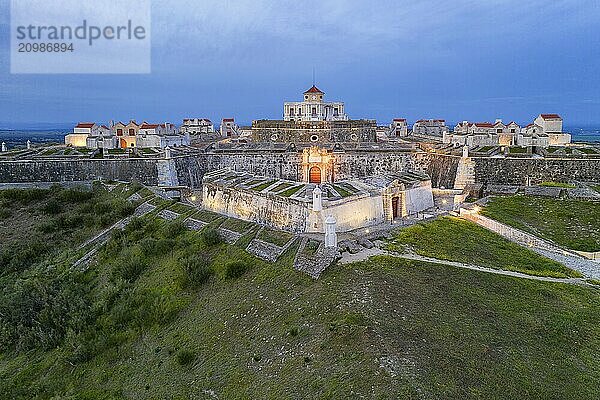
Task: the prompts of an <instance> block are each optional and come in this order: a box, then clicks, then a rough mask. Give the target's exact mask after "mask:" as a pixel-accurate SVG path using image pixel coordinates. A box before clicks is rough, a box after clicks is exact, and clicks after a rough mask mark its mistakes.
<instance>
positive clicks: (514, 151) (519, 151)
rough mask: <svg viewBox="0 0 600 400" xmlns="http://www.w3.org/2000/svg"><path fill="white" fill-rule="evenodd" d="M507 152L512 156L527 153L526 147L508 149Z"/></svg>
mask: <svg viewBox="0 0 600 400" xmlns="http://www.w3.org/2000/svg"><path fill="white" fill-rule="evenodd" d="M508 152H509V153H512V154H525V153H527V147H509V148H508Z"/></svg>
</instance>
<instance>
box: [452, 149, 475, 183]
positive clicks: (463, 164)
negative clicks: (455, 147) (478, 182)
mask: <svg viewBox="0 0 600 400" xmlns="http://www.w3.org/2000/svg"><path fill="white" fill-rule="evenodd" d="M474 184H475V161H473V159H472V158H471V157H463V158H461V159H460V161H459V162H458V166H457V169H456V179H455V181H454V189H465V188H466V187H468V186H473V185H474Z"/></svg>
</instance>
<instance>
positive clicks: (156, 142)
mask: <svg viewBox="0 0 600 400" xmlns="http://www.w3.org/2000/svg"><path fill="white" fill-rule="evenodd" d="M189 144H190V135H189V134H187V133H185V134H180V133H179V132H178V130H177V127H176V126H175V125H173V124H171V123H169V122H165V123H164V124H149V123H146V122H144V123H142V124H141V125H140V129H139V132H138V134H137V147H140V148H149V147H153V148H160V149H163V148H165V147H177V146H187V145H189Z"/></svg>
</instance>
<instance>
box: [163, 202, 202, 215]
mask: <svg viewBox="0 0 600 400" xmlns="http://www.w3.org/2000/svg"><path fill="white" fill-rule="evenodd" d="M168 209H169V210H171V211H173V212H176V213H177V214H185V213H189V212H190V211H194V210H195V209H196V208H195V207H192V206H190V205H188V204H184V203H179V202H177V203H175V204H173V205H171V206H169V208H168Z"/></svg>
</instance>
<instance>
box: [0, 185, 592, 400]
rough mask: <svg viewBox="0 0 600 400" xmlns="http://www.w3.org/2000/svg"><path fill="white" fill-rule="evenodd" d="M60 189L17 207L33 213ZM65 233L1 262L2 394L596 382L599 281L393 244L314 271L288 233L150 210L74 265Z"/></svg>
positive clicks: (320, 392)
mask: <svg viewBox="0 0 600 400" xmlns="http://www.w3.org/2000/svg"><path fill="white" fill-rule="evenodd" d="M57 193H60V191H58V190H57V191H56V193H54V192H52V193H50V192H47V193H45V194H44V196H40V198H39V199H37V200H35V201H31V202H30V203H28V205H23V204H21V205H18V206H19V207H22V209H23V210H31V212H32V214H31V215H33V217H32V218H31V219H33V220H35V222H31V223H32V224H33V225H32V226H38V225H42V224H44V223H46V221H45V220H46V219H48V218H50V219H51V218H55V217H54V216H52V215H50V214H46V213H45V212H44V211H43V210H44V207H45V206H46V204H47V203H48V202H49V201H50V200H51V199H52V198H55V196H58V197H56V199H62V197H61V196H64V195H60V194H57ZM110 196H111V195H110V194H108V193H106V192H105V191H103V190H97V191H95V192H93V195H92V196H91V197H90V198H88V200H86V201H89V202H96V201H100V200H99V199H104V200H102V201H105V200H106V199H107V198H110ZM57 201H60V202H63V200H57ZM113 201H115V204H122V205H123V207H124V206H125V205H126V203H123V202H124V200H123V199H122V197H119V196H114V198H113ZM11 202H12V200H11ZM14 202H15V203H14V205H13V207H14V206H15V205H17V203H18V202H19V201H18V200H15V201H14ZM19 204H20V203H19ZM69 204H71V203H68V202H66V203H64V205H66V209H70V206H68V205H69ZM80 204H81V203H80ZM82 208H83V207H82ZM118 208H119V207H116V209H118ZM90 210H91V211H90V214H89V216H90V218H91V215H95V214H96V212H95V211H93V210H94V208H93V207H92V208H90ZM81 213H84V211H83V210H81ZM123 214H127V212H123ZM11 218H17V216H16V215H15V214H12V215H11V216H9V217H7V219H5V220H4V221H2V223H3V224H5V225H6V224H7V223H8V224H10V221H11ZM118 218H120V214H119V213H115V214H113V215H112V217H106V221H105V222H106V223H108V221H109V220H114V219H118ZM5 225H3V226H5ZM100 226H101V224H99V225H90V228H89V229H90V233H91V231H95V230H98V229H101V227H100ZM33 229H35V228H33ZM58 229H59V230H58V231H57V232H58V233H61V232H64V235H67V234H70V235H75V232H72V229H74V228H67V227H62V226H61V227H59V228H58ZM68 232H70V233H68ZM58 233H57V234H56V237H54V236H53V238H54V239H48V242H49V243H50V244H52V245H54V246H55V248H54V251H49V252H46V253H44V255H42V256H40V258H38V259H37V260H36V262H34V263H30V264H27V265H21V267H22V268H10V269H7V268H6V264H2V265H1V267H2V272H0V275H1V276H0V284H1V285H2V291H1V292H0V352H1V353H0V354H1V355H0V398H27V399H31V398H61V399H63V398H65V399H98V398H99V399H113V398H117V399H118V398H127V399H145V398H149V399H150V398H152V399H162V398H175V399H178V398H181V399H187V398H198V399H211V398H219V399H262V398H268V399H280V398H281V399H288V398H289V399H304V398H316V399H339V398H380V399H396V398H425V399H427V398H457V399H458V398H461V399H463V398H486V399H507V398H557V399H558V398H560V399H586V398H590V399H591V398H597V397H598V387H600V385H599V384H600V357H598V356H599V355H600V354H599V353H600V350H598V349H600V314H599V313H598V312H597V310H598V307H599V306H600V292H599V291H598V290H595V289H590V288H583V287H577V286H572V285H563V284H553V283H542V282H537V281H531V280H524V279H517V278H510V277H504V276H498V275H493V274H486V273H480V272H476V271H469V270H462V269H457V268H453V267H446V266H440V265H433V264H426V263H420V262H412V261H407V260H401V259H397V258H392V257H377V258H373V259H370V260H369V261H366V262H361V263H355V264H350V265H345V266H334V267H333V268H331V269H329V270H328V271H327V272H326V273H325V274H324V275H323V276H322V278H321V279H319V280H318V281H313V280H311V279H310V278H308V277H306V276H305V275H303V274H301V273H298V272H296V271H294V270H293V269H292V268H291V262H292V260H291V258H292V255H293V250H294V249H290V250H289V252H288V253H287V254H285V255H284V256H283V258H282V259H281V260H280V261H279V262H278V263H275V264H270V263H265V262H262V261H260V260H257V259H255V258H254V257H251V256H250V255H248V254H247V253H245V252H244V251H243V250H242V249H241V248H239V247H236V246H230V245H226V244H224V243H222V242H221V241H220V240H219V237H218V235H216V234H215V231H214V229H212V227H211V226H210V225H209V226H208V227H207V228H205V229H204V230H203V231H202V232H199V233H196V232H190V231H187V230H185V229H184V228H183V226H182V225H181V223H180V222H179V221H174V222H165V221H162V220H157V219H154V218H153V217H152V216H148V217H145V218H142V219H136V220H134V221H133V222H132V223H131V224H130V225H128V227H127V228H126V229H125V230H124V231H123V232H116V233H115V234H113V236H112V237H111V239H110V241H109V242H108V244H107V245H106V246H105V247H104V248H103V249H102V251H101V252H100V253H99V255H98V257H97V261H96V262H94V263H92V264H91V265H90V266H89V267H88V268H87V269H85V270H73V269H72V268H71V267H70V261H71V260H72V259H73V258H74V256H73V257H67V256H65V255H62V254H63V251H64V250H68V249H71V248H72V247H73V242H72V241H71V240H62V239H60V238H61V237H64V235H62V236H61V235H58ZM3 235H4V239H6V238H7V237H8V236H10V234H9V231H8V230H4V231H3ZM14 235H21V234H20V233H16V232H15V233H14ZM30 236H31V235H30ZM20 237H21V239H20V240H28V239H26V235H22V236H20ZM73 237H74V236H73ZM73 240H75V239H73ZM3 243H4V242H3ZM21 250H22V249H21ZM67 254H69V253H68V252H67Z"/></svg>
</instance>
